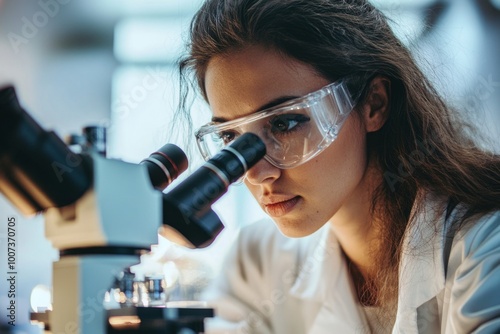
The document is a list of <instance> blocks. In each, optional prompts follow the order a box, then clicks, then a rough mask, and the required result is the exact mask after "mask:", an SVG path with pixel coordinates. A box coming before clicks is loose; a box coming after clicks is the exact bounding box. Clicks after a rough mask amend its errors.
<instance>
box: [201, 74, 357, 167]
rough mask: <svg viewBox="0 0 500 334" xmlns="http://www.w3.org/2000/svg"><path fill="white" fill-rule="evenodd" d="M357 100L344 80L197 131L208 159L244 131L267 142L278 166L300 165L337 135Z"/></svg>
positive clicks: (268, 150) (267, 156) (267, 147)
mask: <svg viewBox="0 0 500 334" xmlns="http://www.w3.org/2000/svg"><path fill="white" fill-rule="evenodd" d="M353 107H354V102H353V101H352V98H351V96H350V94H349V92H348V90H347V87H346V85H345V84H344V83H343V82H342V81H337V82H334V83H331V84H329V85H327V86H325V87H323V88H322V89H320V90H318V91H315V92H313V93H310V94H308V95H305V96H303V97H300V98H297V99H293V100H290V101H287V102H285V103H283V104H280V105H278V106H276V107H273V108H270V109H266V110H263V111H260V112H257V113H255V114H252V115H250V116H246V117H242V118H238V119H235V120H232V121H229V122H225V123H219V124H213V123H209V124H207V125H205V126H203V127H201V128H200V129H199V130H198V131H197V132H196V139H197V143H198V148H199V149H200V152H201V154H202V155H203V157H204V158H205V160H208V159H210V158H211V157H213V156H214V155H216V154H217V153H218V152H219V151H220V150H222V149H223V148H224V147H225V146H226V145H228V144H229V143H231V142H232V141H233V140H235V139H236V138H237V137H238V136H240V135H242V134H243V133H245V132H252V133H254V134H256V135H258V136H259V137H260V138H261V139H262V140H263V141H264V143H265V144H266V149H267V153H266V156H265V159H266V160H267V161H269V162H270V163H271V164H273V165H274V166H276V167H278V168H293V167H297V166H299V165H301V164H303V163H305V162H307V161H309V160H310V159H312V158H313V157H315V156H316V155H318V154H319V153H321V152H322V151H323V150H324V149H325V148H327V147H328V146H329V145H330V144H331V143H332V142H333V141H334V140H335V138H337V136H338V133H339V131H340V129H341V127H342V125H343V124H344V122H345V120H346V119H347V116H349V113H350V112H351V110H352V109H353Z"/></svg>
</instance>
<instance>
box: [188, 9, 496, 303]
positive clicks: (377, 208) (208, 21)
mask: <svg viewBox="0 0 500 334" xmlns="http://www.w3.org/2000/svg"><path fill="white" fill-rule="evenodd" d="M190 33H191V34H190V44H189V54H188V55H187V56H186V57H185V58H183V59H182V60H181V61H180V72H181V78H182V79H183V80H182V82H183V85H182V87H181V88H182V90H181V91H182V92H183V96H184V97H185V95H186V92H187V88H188V82H189V79H188V73H189V72H190V71H193V72H194V75H195V79H196V83H197V85H198V87H199V89H200V91H201V93H202V95H203V96H204V97H205V98H206V94H205V81H204V79H205V71H206V68H207V64H208V62H209V60H210V59H211V58H212V57H214V56H216V55H221V54H225V53H230V52H232V51H234V50H238V49H240V48H244V47H245V46H249V45H263V46H267V47H270V48H273V49H275V50H277V51H279V52H281V53H283V54H285V55H287V56H289V57H292V58H295V59H297V60H299V61H302V62H304V63H307V64H310V65H311V66H313V67H314V68H315V69H316V71H318V73H320V74H321V75H323V76H324V77H325V78H328V79H330V80H332V81H334V80H336V79H339V78H345V77H351V78H357V79H356V80H353V82H352V84H351V91H352V92H358V93H357V94H356V98H357V99H358V101H359V103H362V102H363V98H364V96H365V95H366V94H367V90H368V89H369V87H370V85H369V82H370V79H371V78H373V76H375V75H381V76H384V77H386V78H388V79H389V80H390V114H389V118H388V120H387V122H386V123H385V125H384V126H383V127H382V129H381V130H379V131H377V132H375V133H371V134H369V136H368V138H367V141H368V148H369V152H368V154H369V156H370V157H371V158H372V159H375V160H374V161H375V162H376V163H377V165H378V166H379V167H380V169H381V171H382V173H383V176H384V182H382V183H381V184H380V186H379V187H378V189H377V191H376V192H375V194H374V196H373V203H372V212H373V215H374V217H375V218H376V219H375V220H377V221H379V222H383V226H382V227H381V228H382V229H383V235H384V241H385V242H383V243H381V244H382V245H383V249H379V250H378V251H377V253H378V255H379V256H378V261H379V263H378V267H379V268H380V270H379V271H380V273H379V274H378V275H377V277H376V278H375V279H374V280H375V281H378V282H379V283H380V281H384V282H388V283H389V282H392V283H389V284H383V285H385V286H386V290H380V289H378V290H380V291H376V293H375V294H373V293H372V294H371V295H376V299H375V300H369V301H368V303H370V304H373V303H374V304H377V305H384V303H386V302H387V301H389V300H390V299H391V298H393V297H394V292H395V291H396V290H395V289H397V288H394V286H396V287H397V267H398V263H399V259H400V253H401V240H402V237H403V235H404V231H405V230H406V229H407V227H408V224H409V223H411V220H412V219H411V217H410V213H411V210H412V207H415V206H418V205H419V204H420V201H419V199H418V198H417V193H419V190H421V189H425V190H427V191H432V192H434V193H436V194H438V195H441V196H444V197H445V198H447V199H449V202H450V203H462V204H464V205H465V207H466V208H467V210H466V211H465V212H464V214H463V216H462V217H461V219H458V220H457V221H456V222H455V224H456V225H457V226H461V225H463V222H466V221H467V218H470V217H472V216H475V215H478V214H483V213H487V212H490V211H493V210H496V209H499V208H500V158H499V157H498V156H496V155H493V154H491V153H487V152H484V151H482V150H481V149H479V148H478V147H477V146H476V145H475V144H474V143H473V140H472V139H471V138H470V137H469V136H468V134H469V133H470V132H468V131H465V130H464V126H463V124H462V123H460V122H459V121H458V118H457V117H456V113H454V112H453V110H452V109H451V108H450V107H449V106H448V105H447V104H446V103H445V102H444V101H443V99H442V98H441V97H440V96H439V94H438V93H437V92H436V90H435V89H434V87H433V86H432V85H431V83H430V82H429V80H428V79H427V78H426V77H425V76H424V74H423V73H422V72H421V70H420V69H419V68H418V66H417V65H416V62H415V61H414V59H413V57H412V55H411V53H410V52H409V50H408V49H407V48H406V47H405V46H404V45H403V44H402V43H401V42H400V41H399V40H398V39H397V38H396V37H395V35H394V34H393V32H392V30H391V29H390V27H389V25H388V23H387V20H386V18H385V17H384V15H383V14H382V13H381V12H380V11H379V10H377V9H376V8H374V7H373V6H372V5H371V4H370V3H369V2H367V1H364V0H287V1H282V0H208V1H206V2H205V3H204V4H203V6H202V7H201V9H200V10H199V11H198V12H197V14H196V16H195V17H194V19H193V21H192V25H191V31H190ZM183 101H185V100H183ZM182 106H183V107H186V105H184V104H183V105H182ZM375 281H374V282H375ZM395 282H396V284H394V283H395ZM372 285H373V289H377V288H376V286H377V285H380V284H377V283H376V282H375V283H374V284H372ZM367 286H368V287H370V284H368V285H367ZM391 287H392V288H391ZM391 289H392V290H391ZM372 292H373V291H372ZM361 294H363V293H361ZM368 295H370V293H369V294H368ZM360 297H361V299H363V296H360Z"/></svg>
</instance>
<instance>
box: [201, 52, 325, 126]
mask: <svg viewBox="0 0 500 334" xmlns="http://www.w3.org/2000/svg"><path fill="white" fill-rule="evenodd" d="M327 83H328V80H326V79H325V78H323V77H322V76H320V75H318V74H317V72H316V71H315V69H314V68H313V67H312V66H310V65H308V64H306V63H303V62H299V61H297V60H295V59H292V58H286V57H285V56H283V55H281V54H279V53H277V52H275V51H273V50H270V49H266V48H263V47H258V46H253V47H249V48H246V49H243V50H239V51H235V52H232V53H228V54H225V55H221V56H216V57H213V58H212V59H211V60H210V61H209V63H208V66H207V71H206V76H205V89H206V93H207V99H208V103H209V104H210V107H211V109H212V112H213V113H214V116H216V117H224V118H228V119H233V118H237V117H241V116H243V115H247V114H250V113H253V112H255V111H258V110H260V109H261V108H262V107H263V106H266V105H269V104H270V103H272V101H275V100H279V99H282V98H283V97H298V96H302V95H305V94H307V93H310V92H312V91H315V90H317V89H320V88H321V87H323V86H324V85H326V84H327Z"/></svg>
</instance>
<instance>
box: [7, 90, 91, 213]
mask: <svg viewBox="0 0 500 334" xmlns="http://www.w3.org/2000/svg"><path fill="white" fill-rule="evenodd" d="M91 178H92V177H91V172H90V171H89V169H88V168H87V163H86V161H85V159H84V158H83V157H82V156H80V155H77V154H75V153H73V152H72V151H71V150H70V149H69V148H68V147H67V146H66V145H65V144H64V142H63V141H62V140H61V139H60V138H59V137H57V135H55V134H54V133H53V132H47V131H45V130H43V129H42V128H41V127H40V126H39V125H38V124H37V123H36V122H35V121H34V120H33V119H32V118H31V117H30V116H29V115H28V114H27V113H26V112H25V111H24V110H23V109H22V108H21V106H20V105H19V102H18V99H17V96H16V92H15V89H14V88H13V87H11V86H9V87H6V88H3V89H0V192H2V193H3V194H4V195H5V196H6V197H7V198H8V199H9V200H10V201H11V202H12V204H14V205H15V206H16V207H17V208H18V209H19V210H20V211H21V212H22V213H23V214H27V215H29V214H34V213H37V212H40V211H43V210H45V209H47V208H49V207H61V206H65V205H69V204H71V203H74V202H75V201H76V200H78V199H79V198H80V197H81V196H82V195H83V194H84V193H85V192H86V191H87V189H88V188H89V187H90V185H91Z"/></svg>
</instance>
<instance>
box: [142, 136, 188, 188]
mask: <svg viewBox="0 0 500 334" xmlns="http://www.w3.org/2000/svg"><path fill="white" fill-rule="evenodd" d="M141 164H142V165H145V166H146V168H147V170H148V173H149V178H150V179H151V183H152V184H153V187H154V188H155V189H157V190H160V191H162V190H163V189H165V188H166V187H167V186H168V185H169V184H170V183H172V181H174V180H175V179H176V178H177V177H178V176H179V175H180V174H181V173H182V172H184V171H185V170H186V169H187V168H188V159H187V157H186V154H184V152H183V151H182V150H181V149H180V148H179V147H177V146H176V145H174V144H166V145H164V146H163V147H162V148H160V149H159V150H158V151H156V152H154V153H152V154H151V155H150V156H149V158H146V159H144V160H143V161H141Z"/></svg>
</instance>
